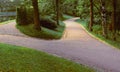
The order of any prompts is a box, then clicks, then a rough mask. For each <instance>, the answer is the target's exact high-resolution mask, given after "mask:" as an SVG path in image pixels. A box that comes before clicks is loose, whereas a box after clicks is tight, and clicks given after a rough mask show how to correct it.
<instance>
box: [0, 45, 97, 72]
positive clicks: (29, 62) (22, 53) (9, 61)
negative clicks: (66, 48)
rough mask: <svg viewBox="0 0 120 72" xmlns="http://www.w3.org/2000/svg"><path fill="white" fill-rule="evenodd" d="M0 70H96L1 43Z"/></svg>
mask: <svg viewBox="0 0 120 72" xmlns="http://www.w3.org/2000/svg"><path fill="white" fill-rule="evenodd" d="M0 72H95V71H94V70H93V69H90V68H88V67H85V66H83V65H79V64H77V63H74V62H71V61H68V60H66V59H63V58H58V57H55V56H52V55H49V54H47V53H44V52H40V51H37V50H33V49H29V48H25V47H20V46H14V45H9V44H1V43H0Z"/></svg>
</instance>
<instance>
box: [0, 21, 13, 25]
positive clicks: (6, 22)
mask: <svg viewBox="0 0 120 72" xmlns="http://www.w3.org/2000/svg"><path fill="white" fill-rule="evenodd" d="M13 21H15V20H8V21H5V22H1V23H0V25H2V24H8V23H10V22H13Z"/></svg>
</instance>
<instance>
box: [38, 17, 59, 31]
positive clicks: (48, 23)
mask: <svg viewBox="0 0 120 72" xmlns="http://www.w3.org/2000/svg"><path fill="white" fill-rule="evenodd" d="M40 23H41V26H43V27H45V28H48V29H52V30H54V29H55V28H57V24H56V21H54V20H52V19H51V17H50V16H45V17H43V18H40Z"/></svg>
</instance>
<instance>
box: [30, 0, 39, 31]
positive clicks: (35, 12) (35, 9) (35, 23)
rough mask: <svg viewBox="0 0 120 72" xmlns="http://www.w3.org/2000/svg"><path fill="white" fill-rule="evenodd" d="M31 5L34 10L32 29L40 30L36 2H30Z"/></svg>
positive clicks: (33, 0)
mask: <svg viewBox="0 0 120 72" xmlns="http://www.w3.org/2000/svg"><path fill="white" fill-rule="evenodd" d="M32 5H33V9H34V27H35V29H37V30H41V27H40V19H39V9H38V0H32Z"/></svg>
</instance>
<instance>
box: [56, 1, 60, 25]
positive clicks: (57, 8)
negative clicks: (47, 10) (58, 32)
mask: <svg viewBox="0 0 120 72" xmlns="http://www.w3.org/2000/svg"><path fill="white" fill-rule="evenodd" d="M59 2H60V1H59V0H56V13H57V17H56V20H57V25H59V17H60V13H59V9H60V8H59Z"/></svg>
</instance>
